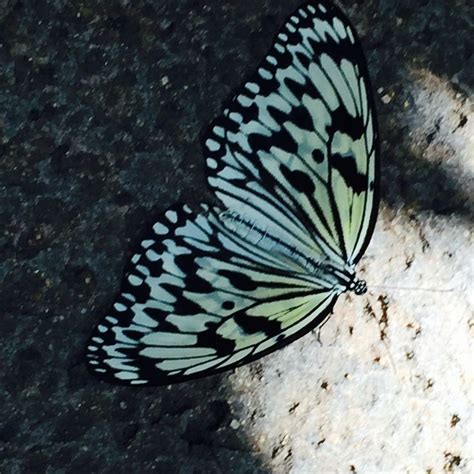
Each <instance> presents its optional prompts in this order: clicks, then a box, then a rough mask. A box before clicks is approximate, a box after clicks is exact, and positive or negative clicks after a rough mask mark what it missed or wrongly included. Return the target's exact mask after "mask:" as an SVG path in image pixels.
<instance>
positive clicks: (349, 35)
mask: <svg viewBox="0 0 474 474" xmlns="http://www.w3.org/2000/svg"><path fill="white" fill-rule="evenodd" d="M346 30H347V36H348V37H349V40H350V42H351V43H354V42H355V39H354V35H353V33H352V29H351V27H350V26H348V27H347V28H346Z"/></svg>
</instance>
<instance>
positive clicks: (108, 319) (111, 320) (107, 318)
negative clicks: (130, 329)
mask: <svg viewBox="0 0 474 474" xmlns="http://www.w3.org/2000/svg"><path fill="white" fill-rule="evenodd" d="M105 320H106V321H108V322H109V323H112V324H117V323H118V319H117V318H113V317H112V316H107V317H106V318H105Z"/></svg>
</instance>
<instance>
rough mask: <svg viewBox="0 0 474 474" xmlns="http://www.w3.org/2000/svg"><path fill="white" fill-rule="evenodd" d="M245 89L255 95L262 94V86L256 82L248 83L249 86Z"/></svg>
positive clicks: (246, 85)
mask: <svg viewBox="0 0 474 474" xmlns="http://www.w3.org/2000/svg"><path fill="white" fill-rule="evenodd" d="M245 87H246V88H247V89H248V90H249V91H250V92H253V93H254V94H258V93H259V92H260V86H259V85H258V84H255V82H247V84H245Z"/></svg>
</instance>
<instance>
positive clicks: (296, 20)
mask: <svg viewBox="0 0 474 474" xmlns="http://www.w3.org/2000/svg"><path fill="white" fill-rule="evenodd" d="M290 20H291V21H292V22H293V23H294V24H295V25H297V24H298V23H299V22H300V19H299V18H298V17H297V16H292V17H291V18H290Z"/></svg>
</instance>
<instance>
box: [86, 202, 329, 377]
mask: <svg viewBox="0 0 474 474" xmlns="http://www.w3.org/2000/svg"><path fill="white" fill-rule="evenodd" d="M282 245H283V244H281V243H278V244H274V245H273V246H272V248H271V251H270V249H269V248H265V246H264V245H256V244H255V241H252V236H251V233H249V234H248V235H247V236H246V237H245V238H244V236H242V235H239V234H238V233H236V232H235V231H234V230H233V229H232V228H231V225H229V219H228V218H226V217H224V218H223V217H222V214H220V215H219V213H217V211H214V210H204V211H203V212H202V213H199V214H196V213H193V212H192V211H191V210H190V209H189V208H188V207H187V206H184V207H179V206H174V207H173V208H171V209H169V210H168V211H167V212H166V213H165V214H164V215H163V216H162V218H161V219H160V220H159V221H158V222H157V223H156V224H155V225H154V226H153V233H152V235H150V237H149V238H147V239H145V240H143V241H142V243H141V247H140V250H139V251H138V252H137V253H136V254H135V255H134V256H133V257H132V261H131V263H130V264H129V267H128V269H127V271H126V274H125V277H124V281H123V283H122V288H121V291H120V295H119V297H118V298H117V300H116V302H115V304H114V305H113V307H112V309H111V310H110V311H109V313H108V315H107V316H106V317H105V318H104V320H103V321H102V322H101V323H100V324H99V325H98V326H97V328H96V330H95V332H94V335H93V336H92V339H91V341H90V343H89V346H88V352H87V360H88V365H89V367H90V369H91V370H92V372H93V373H94V374H95V375H98V376H99V377H100V378H102V379H104V380H106V381H108V382H115V383H122V384H130V385H161V384H169V383H173V382H178V381H183V380H187V379H191V378H195V377H199V376H202V375H208V374H211V373H215V372H219V371H222V370H227V369H230V368H232V367H236V366H238V365H242V364H245V363H247V362H249V361H251V360H254V359H257V358H259V357H261V356H263V355H264V354H266V353H268V352H271V351H273V350H275V349H277V348H279V347H281V346H283V345H285V344H288V343H289V342H291V341H292V340H294V339H295V338H297V337H299V336H300V335H301V334H303V333H305V332H307V331H309V329H310V328H312V327H315V326H316V325H318V324H320V323H321V322H322V321H323V320H324V319H325V317H326V316H327V315H328V314H329V312H330V311H331V309H332V307H333V305H334V302H335V299H336V297H337V294H338V293H337V291H336V290H335V288H334V282H332V281H331V280H330V278H329V277H328V276H325V275H320V276H312V277H309V276H308V275H307V274H306V273H305V272H304V268H303V266H301V265H300V264H298V263H297V262H294V261H292V260H290V259H289V258H288V254H286V253H285V251H284V248H283V247H282ZM328 278H329V279H328Z"/></svg>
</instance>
